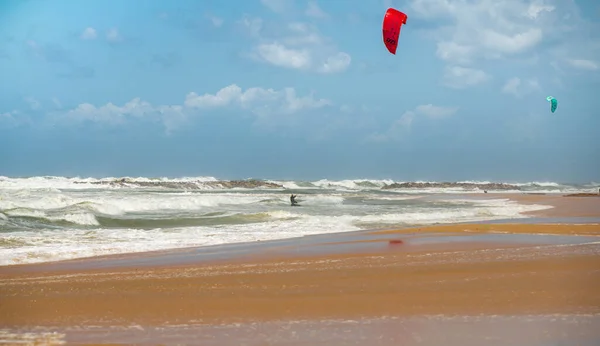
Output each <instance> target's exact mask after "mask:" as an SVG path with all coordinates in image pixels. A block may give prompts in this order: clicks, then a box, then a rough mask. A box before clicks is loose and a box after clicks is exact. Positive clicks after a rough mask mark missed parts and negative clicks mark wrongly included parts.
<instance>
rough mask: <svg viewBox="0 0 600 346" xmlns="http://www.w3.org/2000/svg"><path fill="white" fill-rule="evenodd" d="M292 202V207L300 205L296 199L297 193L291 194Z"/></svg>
mask: <svg viewBox="0 0 600 346" xmlns="http://www.w3.org/2000/svg"><path fill="white" fill-rule="evenodd" d="M290 203H292V207H293V206H296V205H298V202H297V201H296V195H294V194H291V195H290Z"/></svg>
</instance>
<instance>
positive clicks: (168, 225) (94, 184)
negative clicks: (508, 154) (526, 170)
mask: <svg viewBox="0 0 600 346" xmlns="http://www.w3.org/2000/svg"><path fill="white" fill-rule="evenodd" d="M263 182H265V183H273V184H277V186H273V185H270V186H255V187H252V188H240V187H222V186H220V185H219V180H218V179H216V178H213V177H199V178H181V179H166V178H160V179H150V178H125V179H122V178H118V179H117V178H105V179H93V178H63V177H31V178H7V177H0V265H13V264H20V263H39V262H49V261H56V260H64V259H74V258H82V257H90V256H98V255H107V254H123V253H133V252H141V251H152V250H166V249H176V248H184V247H191V246H207V245H216V244H229V243H239V242H253V241H264V240H273V239H285V238H292V237H301V236H305V235H312V234H325V233H337V232H347V231H354V230H360V229H375V228H392V227H403V226H413V225H428V224H435V223H449V222H470V221H478V220H498V219H511V218H525V217H526V216H525V215H523V213H524V212H527V211H533V210H541V209H546V208H549V206H543V205H521V204H518V203H516V202H514V201H510V200H508V199H505V198H491V199H485V200H476V199H469V198H457V197H456V196H455V194H468V193H478V194H480V193H482V192H483V191H482V189H481V188H480V187H481V186H485V185H483V184H486V183H488V184H489V182H467V183H464V182H463V183H455V184H452V183H451V184H443V185H436V186H433V187H428V188H418V187H417V188H414V187H413V188H400V189H386V188H384V187H385V186H386V185H389V184H392V183H393V181H389V180H368V179H361V180H344V181H329V180H319V181H313V182H307V181H272V180H263ZM465 184H466V185H465ZM258 185H261V184H258ZM465 186H466V187H465ZM512 186H514V187H515V190H514V191H512V192H519V191H521V192H523V191H525V192H527V191H530V192H543V193H553V192H580V191H584V192H588V191H596V190H597V186H596V185H593V184H591V185H588V186H573V185H561V184H556V183H526V184H513V185H512ZM488 192H489V193H494V192H511V191H510V190H508V191H507V190H506V188H504V189H503V190H502V191H494V190H490V191H488ZM291 193H294V194H297V195H298V199H299V200H300V204H301V206H298V207H292V206H290V200H289V196H290V194H291Z"/></svg>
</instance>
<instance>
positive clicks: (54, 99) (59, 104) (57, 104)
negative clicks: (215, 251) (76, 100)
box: [52, 97, 62, 108]
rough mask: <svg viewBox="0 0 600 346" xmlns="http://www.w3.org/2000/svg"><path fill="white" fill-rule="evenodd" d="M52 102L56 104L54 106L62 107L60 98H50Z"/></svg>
mask: <svg viewBox="0 0 600 346" xmlns="http://www.w3.org/2000/svg"><path fill="white" fill-rule="evenodd" d="M52 103H54V105H55V106H56V108H62V103H60V100H59V99H57V98H56V97H53V98H52Z"/></svg>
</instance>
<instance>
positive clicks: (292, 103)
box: [184, 84, 332, 116]
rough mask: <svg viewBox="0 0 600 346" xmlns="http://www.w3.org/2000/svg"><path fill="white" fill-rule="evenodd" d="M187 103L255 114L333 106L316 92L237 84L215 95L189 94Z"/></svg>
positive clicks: (189, 105) (199, 106)
mask: <svg viewBox="0 0 600 346" xmlns="http://www.w3.org/2000/svg"><path fill="white" fill-rule="evenodd" d="M184 104H185V106H186V107H188V108H199V109H206V108H216V107H225V106H239V107H241V108H243V109H248V110H250V111H252V112H253V113H255V114H256V115H259V116H268V115H273V114H281V113H286V114H291V113H296V112H299V111H302V110H309V109H316V108H322V107H325V106H328V105H331V104H332V102H331V101H329V100H326V99H315V98H314V95H313V94H310V95H308V96H304V97H298V96H296V91H295V90H294V88H285V89H282V90H274V89H264V88H256V87H255V88H249V89H246V90H245V91H244V90H242V88H240V87H239V86H238V85H236V84H232V85H229V86H227V87H225V88H223V89H221V90H219V91H218V92H217V93H215V94H204V95H198V94H196V93H194V92H192V93H189V94H188V95H187V96H186V99H185V103H184Z"/></svg>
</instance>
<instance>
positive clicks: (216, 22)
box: [208, 16, 225, 28]
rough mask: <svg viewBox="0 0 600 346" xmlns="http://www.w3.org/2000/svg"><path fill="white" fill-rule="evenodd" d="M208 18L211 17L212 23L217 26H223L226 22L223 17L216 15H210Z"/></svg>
mask: <svg viewBox="0 0 600 346" xmlns="http://www.w3.org/2000/svg"><path fill="white" fill-rule="evenodd" d="M208 19H210V21H211V23H212V24H213V25H214V26H215V27H217V28H220V27H221V26H223V23H224V22H225V21H224V20H223V18H219V17H216V16H209V18H208Z"/></svg>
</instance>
